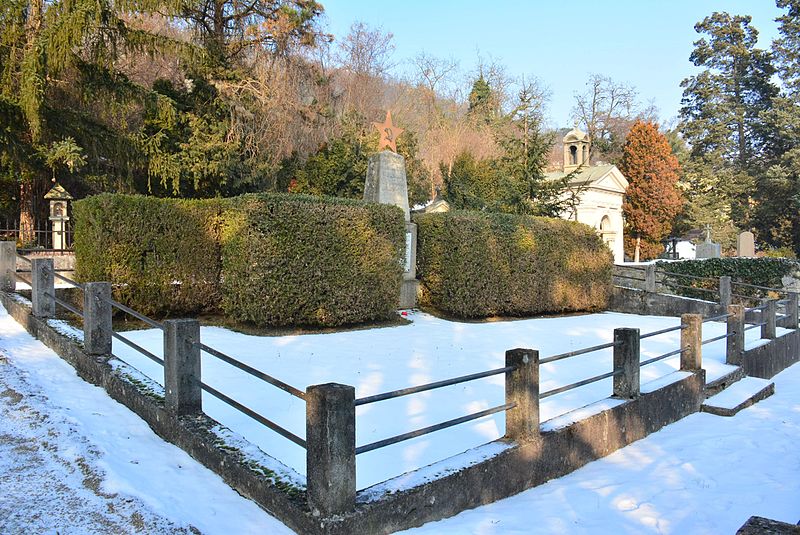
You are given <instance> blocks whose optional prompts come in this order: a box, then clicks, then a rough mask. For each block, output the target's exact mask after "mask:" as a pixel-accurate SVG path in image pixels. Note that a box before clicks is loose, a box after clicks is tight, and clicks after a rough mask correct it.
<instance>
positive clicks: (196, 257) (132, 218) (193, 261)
mask: <svg viewBox="0 0 800 535" xmlns="http://www.w3.org/2000/svg"><path fill="white" fill-rule="evenodd" d="M74 206H75V207H74V214H75V220H76V228H75V254H76V276H77V277H78V278H79V280H82V281H90V280H108V281H111V282H112V283H113V284H114V295H115V297H116V298H117V299H119V300H120V301H121V302H123V303H125V304H127V305H129V306H132V307H133V308H135V309H136V310H139V311H141V312H143V313H145V314H153V315H158V316H165V315H179V314H197V313H203V312H220V311H223V312H225V313H226V314H227V315H229V316H231V317H233V318H235V319H239V320H244V321H249V322H252V323H254V324H256V325H259V326H285V325H310V326H337V325H344V324H352V323H360V322H365V321H371V320H376V319H386V318H389V317H391V315H392V314H393V312H394V310H395V309H396V307H397V301H398V298H399V295H400V281H401V277H402V267H401V264H400V260H401V258H402V255H403V248H404V246H405V241H404V224H403V214H402V211H401V210H400V209H399V208H396V207H393V206H386V205H377V204H366V203H363V202H360V201H347V200H339V199H322V198H314V197H307V196H298V195H280V194H274V195H245V196H242V197H236V198H230V199H216V200H214V199H212V200H175V199H159V198H154V197H145V196H130V195H112V194H105V195H99V196H96V197H89V198H87V199H84V200H81V201H78V202H76V203H75V205H74Z"/></svg>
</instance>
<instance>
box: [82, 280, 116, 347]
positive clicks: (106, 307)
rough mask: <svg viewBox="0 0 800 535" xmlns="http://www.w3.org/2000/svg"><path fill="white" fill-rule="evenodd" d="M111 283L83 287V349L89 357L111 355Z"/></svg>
mask: <svg viewBox="0 0 800 535" xmlns="http://www.w3.org/2000/svg"><path fill="white" fill-rule="evenodd" d="M110 299H111V283H110V282H87V283H86V284H85V285H84V287H83V347H84V349H86V352H87V353H89V354H90V355H108V354H110V353H111V330H112V326H111V302H110V301H109V300H110Z"/></svg>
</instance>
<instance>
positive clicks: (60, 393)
mask: <svg viewBox="0 0 800 535" xmlns="http://www.w3.org/2000/svg"><path fill="white" fill-rule="evenodd" d="M0 481H2V484H1V485H0V486H1V487H2V493H0V533H135V532H143V533H144V532H146V533H164V534H172V533H187V534H188V533H191V532H195V533H196V530H200V531H201V532H203V533H207V534H227V533H237V534H248V533H252V534H256V533H275V534H281V533H286V534H288V533H292V532H291V530H289V529H288V528H287V527H286V526H284V525H283V524H281V523H280V522H278V521H277V520H275V519H274V518H272V517H270V516H269V515H267V514H266V513H265V512H264V511H263V510H261V509H260V508H259V507H258V506H256V505H255V504H254V503H253V502H251V501H249V500H246V499H245V498H242V497H241V496H239V495H238V494H237V493H236V492H234V491H233V490H232V489H231V488H230V487H228V486H227V485H226V484H225V483H224V482H223V481H222V479H220V478H219V476H217V475H216V474H214V473H213V472H211V471H210V470H207V469H206V468H204V467H203V466H201V465H200V464H199V463H197V462H196V461H194V460H193V459H192V458H191V457H189V455H188V454H187V453H185V452H184V451H183V450H181V449H179V448H178V447H176V446H173V445H171V444H168V443H166V442H164V441H163V440H161V439H160V438H158V437H157V436H156V435H155V434H154V433H153V432H152V430H151V429H150V428H149V427H148V426H147V424H145V423H144V422H143V421H142V420H141V419H140V418H139V417H137V416H136V415H135V414H133V413H132V412H130V411H129V410H128V409H127V408H125V407H124V406H122V405H120V404H119V403H117V402H115V401H113V400H112V399H111V398H110V397H108V395H107V394H106V393H105V391H104V390H102V389H101V388H97V387H95V386H92V385H90V384H88V383H86V382H84V381H83V380H81V379H80V378H79V377H78V376H77V375H76V374H75V371H74V369H73V368H72V367H70V366H69V365H68V364H67V363H66V362H64V361H63V360H61V359H60V358H59V357H58V356H57V355H56V354H55V353H53V352H52V351H51V350H50V349H48V348H47V347H46V346H44V344H42V343H41V342H39V341H37V340H35V339H34V338H32V337H31V336H30V335H29V334H28V333H27V332H26V331H25V330H24V329H23V328H22V327H21V326H20V325H18V324H17V323H16V322H15V321H14V320H13V319H12V318H11V317H10V316H9V315H8V313H7V312H6V311H5V309H3V308H2V307H0Z"/></svg>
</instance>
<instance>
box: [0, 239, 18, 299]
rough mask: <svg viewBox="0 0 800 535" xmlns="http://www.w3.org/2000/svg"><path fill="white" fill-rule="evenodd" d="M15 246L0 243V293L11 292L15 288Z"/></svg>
mask: <svg viewBox="0 0 800 535" xmlns="http://www.w3.org/2000/svg"><path fill="white" fill-rule="evenodd" d="M16 272H17V244H16V242H13V241H0V292H13V291H14V290H15V289H16V288H17V277H16Z"/></svg>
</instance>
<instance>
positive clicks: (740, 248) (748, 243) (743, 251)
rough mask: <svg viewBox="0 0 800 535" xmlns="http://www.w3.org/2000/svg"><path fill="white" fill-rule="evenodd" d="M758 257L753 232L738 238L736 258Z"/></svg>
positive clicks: (744, 233) (745, 233)
mask: <svg viewBox="0 0 800 535" xmlns="http://www.w3.org/2000/svg"><path fill="white" fill-rule="evenodd" d="M755 255H756V241H755V236H753V233H752V232H747V231H746V232H742V233H741V234H739V236H738V237H737V238H736V256H742V257H752V256H755Z"/></svg>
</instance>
